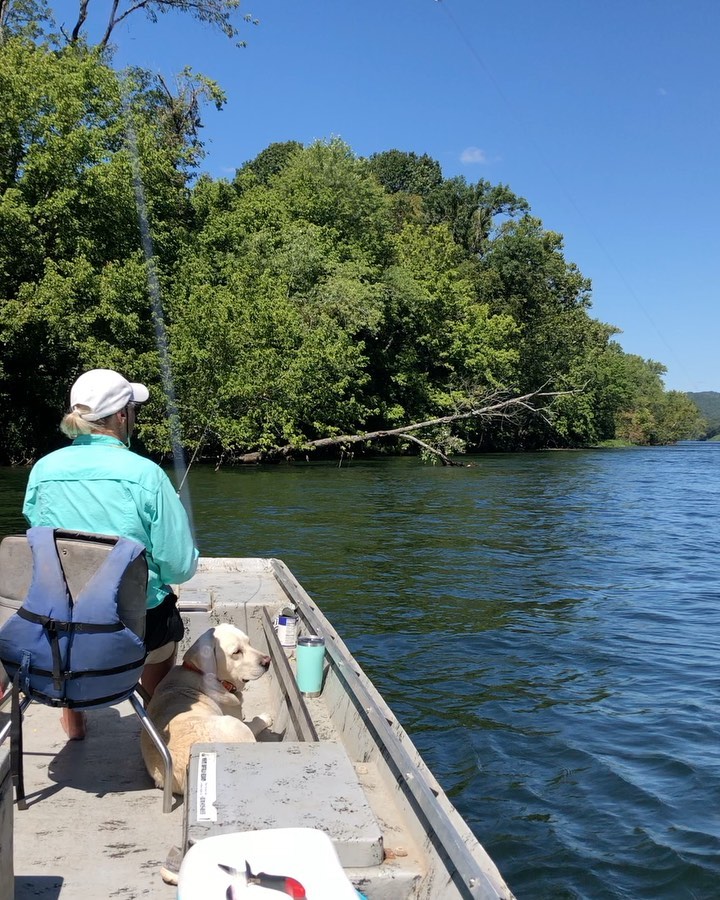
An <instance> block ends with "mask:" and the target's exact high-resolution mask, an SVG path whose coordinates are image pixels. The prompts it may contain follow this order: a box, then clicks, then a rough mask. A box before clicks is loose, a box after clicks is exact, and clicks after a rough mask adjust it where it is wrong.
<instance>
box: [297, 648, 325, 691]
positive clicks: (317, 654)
mask: <svg viewBox="0 0 720 900" xmlns="http://www.w3.org/2000/svg"><path fill="white" fill-rule="evenodd" d="M295 658H296V659H297V685H298V690H300V691H301V693H303V694H305V695H306V696H307V697H317V696H318V694H319V693H320V689H321V688H322V676H323V660H324V658H325V638H324V637H322V636H321V635H319V634H306V635H303V636H302V637H299V638H298V639H297V648H296V650H295Z"/></svg>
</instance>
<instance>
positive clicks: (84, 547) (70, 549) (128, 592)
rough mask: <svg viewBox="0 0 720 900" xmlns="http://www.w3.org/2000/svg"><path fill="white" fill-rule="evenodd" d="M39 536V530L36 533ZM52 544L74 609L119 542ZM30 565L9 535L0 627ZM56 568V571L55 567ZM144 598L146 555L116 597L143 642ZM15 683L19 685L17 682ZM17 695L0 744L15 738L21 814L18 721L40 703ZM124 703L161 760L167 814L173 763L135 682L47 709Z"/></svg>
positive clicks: (72, 536)
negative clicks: (119, 691)
mask: <svg viewBox="0 0 720 900" xmlns="http://www.w3.org/2000/svg"><path fill="white" fill-rule="evenodd" d="M43 530H44V529H38V531H43ZM49 530H50V529H48V531H49ZM53 542H54V544H55V548H56V550H57V558H58V559H59V561H60V567H61V569H62V575H64V579H65V584H66V585H67V590H68V594H69V596H70V598H71V603H72V599H73V598H78V597H79V596H80V594H81V592H82V591H83V590H84V589H85V588H86V587H87V585H88V584H89V582H90V581H91V579H92V578H93V577H94V575H95V574H96V573H97V572H98V570H99V569H100V568H101V567H102V566H103V565H104V564H105V563H106V561H107V560H108V557H109V555H110V553H111V551H112V550H113V548H114V547H115V545H116V544H117V543H118V538H117V537H115V536H112V535H99V534H88V533H86V532H73V531H62V530H60V529H56V530H54V534H53ZM36 552H37V548H36ZM33 565H34V563H33V553H32V549H31V547H30V543H29V541H28V537H27V535H12V536H10V537H6V538H5V539H4V540H3V541H2V542H0V626H2V625H4V624H5V623H6V622H8V620H9V619H11V617H12V616H13V615H14V614H15V613H17V611H18V610H19V609H20V607H21V606H22V604H23V602H24V601H25V599H26V597H27V595H28V591H29V588H30V585H31V582H32V580H33ZM54 565H55V566H57V562H56V561H55V563H54ZM146 595H147V562H146V560H145V554H144V553H141V554H140V555H139V556H137V557H136V558H135V559H133V560H132V561H131V562H130V563H129V564H128V565H127V566H126V568H125V569H124V571H123V572H122V575H121V577H120V581H119V584H118V593H117V614H118V616H119V618H120V621H121V622H122V624H123V625H125V626H126V628H127V629H129V630H130V631H132V632H133V633H134V634H135V635H137V637H139V638H140V639H141V640H143V639H144V637H145V613H146V608H147V599H146ZM53 596H54V594H53ZM92 596H93V597H94V596H95V595H94V594H93V595H92ZM102 636H103V635H102V634H100V633H98V634H88V635H86V636H85V640H92V639H95V638H100V637H102ZM105 636H107V635H105ZM133 644H134V645H135V646H137V641H135V640H134V639H133ZM125 662H129V660H119V661H118V665H119V666H120V665H122V664H123V663H125ZM125 668H126V669H129V668H130V667H129V666H126V667H125ZM131 671H132V670H131ZM0 674H5V673H4V672H3V673H0ZM18 682H20V680H19V679H18ZM21 691H22V684H20V683H19V684H18V691H15V692H14V691H13V690H9V691H8V692H7V693H6V694H5V695H4V696H3V697H2V701H0V704H3V705H4V704H5V703H6V702H7V701H8V700H9V699H10V698H11V697H13V695H15V696H14V701H13V702H14V704H17V705H16V724H15V727H13V717H12V716H11V717H10V718H9V720H8V721H7V722H5V723H4V725H3V726H2V727H1V728H0V744H1V743H2V742H3V741H5V740H6V738H7V737H8V736H9V735H11V733H13V741H12V742H11V743H12V744H13V745H14V746H15V747H16V751H15V754H14V755H15V756H16V760H14V763H15V764H14V766H13V768H14V779H13V780H14V781H15V789H16V799H17V805H18V808H19V809H25V808H26V803H25V797H24V786H23V779H22V716H23V713H24V712H25V710H26V709H27V707H28V706H29V705H30V703H32V702H33V700H35V701H36V702H43V700H42V699H41V698H40V697H38V695H37V693H35V692H33V696H32V697H31V696H29V694H28V693H27V692H26V691H25V692H23V693H24V696H23V697H22V699H19V692H21ZM93 699H95V698H93ZM124 699H127V700H129V701H130V704H131V706H132V709H133V711H134V712H135V714H136V715H137V717H138V718H139V719H140V722H141V724H142V727H143V728H144V729H145V730H146V731H147V733H148V735H149V736H150V738H151V740H152V741H153V743H154V744H155V746H156V747H157V749H158V752H159V753H160V755H161V757H162V759H163V762H164V766H165V781H164V784H165V789H164V790H163V812H166V813H169V812H171V811H172V807H173V797H172V759H171V757H170V753H169V751H168V749H167V747H166V745H165V743H164V741H163V740H162V738H161V737H160V734H159V733H158V731H157V729H156V728H155V727H154V725H153V724H152V722H151V721H150V719H149V718H148V716H147V714H146V712H145V705H144V704H145V703H146V702H147V700H148V696H147V694H146V692H145V691H144V689H143V688H142V686H141V685H140V683H139V682H138V683H137V684H135V686H134V688H132V690H131V693H130V694H127V692H125V693H124V695H123V696H122V697H120V698H119V699H118V700H115V701H112V702H105V701H104V700H103V702H97V703H93V702H84V703H82V704H77V703H71V702H63V701H62V700H57V699H52V700H48V701H47V703H48V705H52V706H57V707H60V708H62V707H72V706H76V707H78V708H80V707H82V708H88V709H90V708H92V706H93V705H94V706H114V705H116V704H117V703H119V702H121V701H122V700H124Z"/></svg>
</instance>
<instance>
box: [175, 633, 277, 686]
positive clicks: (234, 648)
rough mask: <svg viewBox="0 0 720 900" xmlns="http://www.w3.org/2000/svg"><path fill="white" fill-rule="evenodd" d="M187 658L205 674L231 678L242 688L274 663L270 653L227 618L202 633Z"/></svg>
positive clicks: (230, 680) (219, 678)
mask: <svg viewBox="0 0 720 900" xmlns="http://www.w3.org/2000/svg"><path fill="white" fill-rule="evenodd" d="M183 659H184V661H185V662H187V663H189V664H190V665H192V666H194V667H195V668H196V669H199V670H200V671H201V672H203V673H204V674H205V675H214V676H215V677H216V678H217V679H218V680H219V681H229V682H230V683H231V684H233V685H235V687H236V688H237V689H238V690H239V691H241V690H242V689H243V687H244V686H245V683H246V682H248V681H254V680H255V679H256V678H260V676H261V675H264V674H265V672H267V670H268V667H269V666H270V657H269V656H265V654H264V653H261V652H260V651H259V650H256V649H255V648H254V647H251V646H250V639H249V638H248V636H247V635H246V634H245V632H244V631H240V629H239V628H236V627H235V626H234V625H230V624H229V623H227V622H223V623H222V625H216V626H215V628H209V629H208V630H207V631H206V632H205V633H204V634H201V635H200V637H199V638H198V639H197V640H196V641H195V643H194V644H193V645H192V646H191V647H190V648H189V649H188V650H187V651H186V653H185V656H184V657H183Z"/></svg>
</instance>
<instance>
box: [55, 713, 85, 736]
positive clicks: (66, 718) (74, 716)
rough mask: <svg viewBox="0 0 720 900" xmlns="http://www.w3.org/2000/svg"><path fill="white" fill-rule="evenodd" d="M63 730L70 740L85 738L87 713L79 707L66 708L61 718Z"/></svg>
mask: <svg viewBox="0 0 720 900" xmlns="http://www.w3.org/2000/svg"><path fill="white" fill-rule="evenodd" d="M60 723H61V724H62V727H63V730H64V731H65V734H66V735H67V737H68V740H69V741H84V740H85V731H86V724H85V713H84V712H80V711H78V710H77V709H64V710H63V711H62V716H61V718H60Z"/></svg>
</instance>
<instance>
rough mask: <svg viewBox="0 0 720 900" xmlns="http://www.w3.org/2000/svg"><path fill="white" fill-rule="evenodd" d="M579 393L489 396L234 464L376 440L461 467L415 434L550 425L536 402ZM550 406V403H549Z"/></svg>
mask: <svg viewBox="0 0 720 900" xmlns="http://www.w3.org/2000/svg"><path fill="white" fill-rule="evenodd" d="M575 393H577V391H543V389H542V388H538V390H536V391H531V392H530V393H528V394H523V395H522V396H520V397H509V398H506V399H502V396H501V395H500V394H489V395H486V396H485V397H484V398H483V400H482V404H483V405H482V406H476V407H473V408H471V409H465V410H462V411H459V412H456V413H451V414H449V415H447V416H439V417H438V418H436V419H427V420H426V421H424V422H413V423H411V424H410V425H403V426H401V427H400V428H384V429H382V430H378V431H366V432H364V433H362V434H340V435H335V436H334V437H325V438H318V439H317V440H314V441H308V442H307V443H306V444H303V446H302V447H296V446H292V445H291V444H286V445H285V446H283V447H277V448H273V449H270V450H255V451H253V452H251V453H243V454H241V455H240V456H237V457H234V458H233V460H232V461H233V462H234V463H244V464H247V463H262V462H271V461H273V460H277V459H289V458H292V457H293V456H296V455H299V454H305V455H306V456H307V454H308V453H310V452H312V451H314V450H326V449H330V448H332V447H339V448H342V449H343V450H344V449H345V448H347V447H348V446H351V445H352V444H360V443H370V442H373V441H379V440H386V439H388V438H390V439H393V438H395V439H398V440H403V441H409V442H411V443H414V444H417V445H418V446H420V447H421V449H423V450H424V451H425V452H426V453H429V454H431V455H434V456H437V457H438V458H439V459H440V460H441V462H442V464H443V465H444V466H461V465H465V464H464V463H459V462H456V461H454V460H452V459H450V457H449V456H447V454H445V453H443V451H442V450H440V449H439V448H437V447H433V446H432V445H431V444H429V443H427V442H426V441H423V440H421V439H420V438H418V437H417V436H416V435H414V434H413V432H415V431H421V430H423V429H428V428H438V427H442V426H443V425H451V424H453V423H454V422H459V421H462V420H467V419H480V420H483V419H497V418H502V419H506V420H507V421H509V422H512V421H513V420H515V419H517V417H518V416H519V415H520V414H521V413H530V414H531V415H537V416H540V417H541V418H543V419H544V420H545V421H546V422H548V423H549V422H550V419H549V417H548V415H547V414H546V409H547V406H534V405H533V401H536V400H539V399H543V400H548V399H549V400H550V401H552V400H553V399H555V398H556V397H561V396H565V395H568V394H575ZM548 405H549V404H548Z"/></svg>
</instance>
